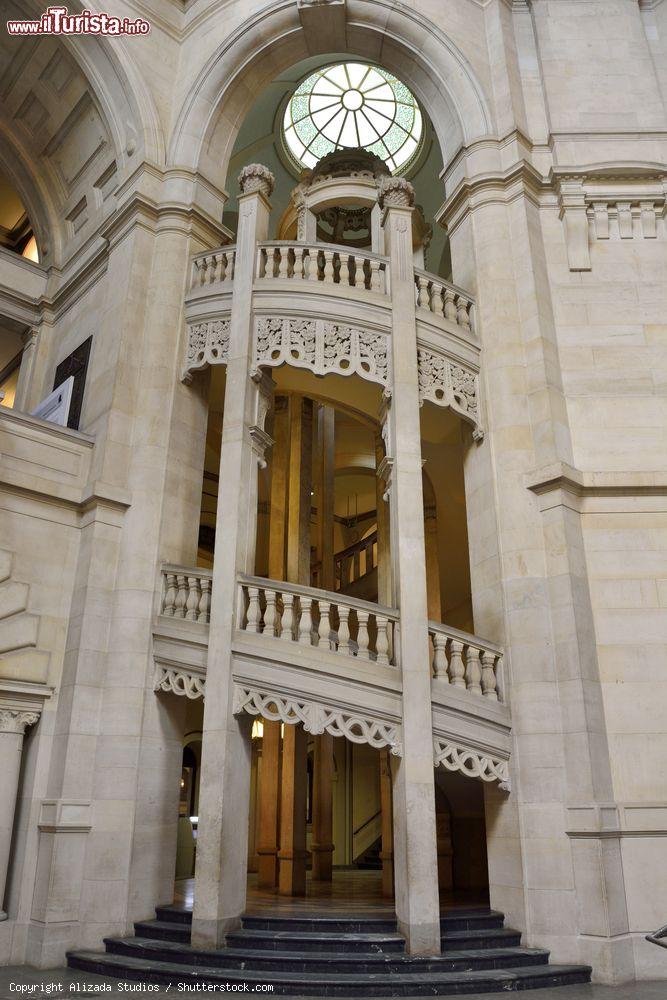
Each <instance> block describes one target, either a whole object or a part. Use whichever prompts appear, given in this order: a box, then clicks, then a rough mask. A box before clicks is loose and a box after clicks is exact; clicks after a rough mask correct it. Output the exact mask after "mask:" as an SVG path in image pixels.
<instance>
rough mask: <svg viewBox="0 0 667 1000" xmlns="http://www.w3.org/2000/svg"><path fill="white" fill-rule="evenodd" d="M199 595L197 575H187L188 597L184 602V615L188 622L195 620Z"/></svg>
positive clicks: (197, 612)
mask: <svg viewBox="0 0 667 1000" xmlns="http://www.w3.org/2000/svg"><path fill="white" fill-rule="evenodd" d="M200 597H201V590H200V587H199V577H197V576H189V577H188V599H187V602H186V605H185V606H186V612H185V617H186V619H187V621H189V622H196V621H197V615H198V614H199V599H200Z"/></svg>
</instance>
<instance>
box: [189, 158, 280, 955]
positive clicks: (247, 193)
mask: <svg viewBox="0 0 667 1000" xmlns="http://www.w3.org/2000/svg"><path fill="white" fill-rule="evenodd" d="M239 183H240V185H241V191H242V194H241V195H240V197H239V225H238V235H237V248H236V263H235V274H234V292H233V298H232V310H231V323H230V344H229V359H228V362H227V388H226V394H225V410H224V416H223V425H222V441H221V448H220V486H219V494H218V511H217V517H216V537H217V538H218V540H219V544H218V545H217V547H216V557H215V563H214V566H213V586H212V597H211V618H210V625H209V645H208V665H209V669H208V673H207V678H206V700H205V705H204V725H203V736H202V770H201V779H200V791H199V837H198V842H197V863H196V869H195V904H194V912H193V920H192V943H193V944H194V945H196V946H197V947H205V948H217V947H219V946H220V945H221V944H222V942H223V940H224V937H225V935H226V934H227V932H228V931H230V930H231V929H233V928H234V927H236V926H238V924H239V920H240V915H241V914H242V913H243V911H244V909H245V902H246V881H247V856H248V807H249V790H250V726H249V719H248V718H245V719H243V718H242V719H239V718H237V717H236V716H235V715H234V706H233V688H234V685H233V681H232V637H233V634H234V629H235V627H236V626H237V624H238V623H237V621H236V614H237V609H238V600H237V582H236V581H237V575H238V574H239V573H240V572H245V573H248V572H250V573H252V572H253V570H254V557H255V542H256V521H257V465H258V461H263V460H264V459H263V456H264V448H265V447H266V445H267V444H268V443H270V439H269V438H268V436H267V435H266V434H265V432H264V430H263V425H264V417H265V415H266V411H267V409H268V406H269V402H270V397H268V393H267V389H268V386H267V385H266V384H264V385H262V383H261V382H260V383H256V382H253V381H252V380H251V378H250V371H251V364H252V323H251V320H252V282H253V275H254V266H255V253H256V245H257V242H258V240H264V239H266V236H267V232H268V223H269V212H270V205H269V202H268V196H269V195H270V193H271V190H272V188H273V175H272V174H271V173H270V172H269V171H268V170H267V169H266V168H265V167H261V166H259V165H256V164H255V165H252V166H248V167H245V168H244V169H243V170H242V172H241V175H240V177H239Z"/></svg>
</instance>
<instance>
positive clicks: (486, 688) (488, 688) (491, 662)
mask: <svg viewBox="0 0 667 1000" xmlns="http://www.w3.org/2000/svg"><path fill="white" fill-rule="evenodd" d="M428 633H429V636H430V639H431V649H432V654H433V659H432V662H431V667H432V672H433V677H434V678H435V679H436V680H438V681H442V682H444V683H445V684H451V685H453V686H454V687H457V688H462V689H463V690H467V691H470V692H471V693H472V694H478V695H483V696H484V697H485V698H489V699H491V700H492V701H502V683H501V671H502V660H503V651H502V649H501V648H500V646H496V645H494V644H493V643H492V642H487V640H486V639H480V638H479V636H476V635H471V634H470V633H469V632H461V631H460V630H459V629H455V628H451V627H450V626H448V625H440V624H438V623H437V622H429V626H428Z"/></svg>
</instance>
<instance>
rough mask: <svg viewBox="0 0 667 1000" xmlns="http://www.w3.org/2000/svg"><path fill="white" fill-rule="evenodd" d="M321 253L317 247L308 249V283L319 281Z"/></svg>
mask: <svg viewBox="0 0 667 1000" xmlns="http://www.w3.org/2000/svg"><path fill="white" fill-rule="evenodd" d="M319 258H320V251H319V250H318V249H317V248H316V247H309V249H308V281H319V270H320V268H319Z"/></svg>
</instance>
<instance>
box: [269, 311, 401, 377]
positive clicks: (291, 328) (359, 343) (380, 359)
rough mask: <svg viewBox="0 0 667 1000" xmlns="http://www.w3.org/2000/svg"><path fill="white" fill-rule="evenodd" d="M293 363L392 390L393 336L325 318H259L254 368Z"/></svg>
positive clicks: (316, 371) (320, 372)
mask: <svg viewBox="0 0 667 1000" xmlns="http://www.w3.org/2000/svg"><path fill="white" fill-rule="evenodd" d="M283 364H287V365H293V366H294V367H296V368H308V369H310V371H312V372H313V373H314V374H315V375H329V374H335V375H359V376H360V377H361V378H363V379H366V380H367V381H369V382H376V383H378V384H379V385H381V386H382V387H383V389H384V391H385V394H386V395H388V394H389V393H390V390H391V379H390V351H389V339H388V336H387V335H386V334H384V333H378V332H375V331H373V330H365V329H362V328H359V327H355V326H348V325H347V324H341V323H330V322H327V321H325V320H312V319H311V320H304V319H296V318H292V317H274V316H271V317H269V316H263V317H259V318H258V319H257V320H256V324H255V347H254V358H253V371H254V372H258V371H259V369H260V368H261V367H263V366H268V367H277V366H279V365H283Z"/></svg>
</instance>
